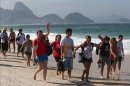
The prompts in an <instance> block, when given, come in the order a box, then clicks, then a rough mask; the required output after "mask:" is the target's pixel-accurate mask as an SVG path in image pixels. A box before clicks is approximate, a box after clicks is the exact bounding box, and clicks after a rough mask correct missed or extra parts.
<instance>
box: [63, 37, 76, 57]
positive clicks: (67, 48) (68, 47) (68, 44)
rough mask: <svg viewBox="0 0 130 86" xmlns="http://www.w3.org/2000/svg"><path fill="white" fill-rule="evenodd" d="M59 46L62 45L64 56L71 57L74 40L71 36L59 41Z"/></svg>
mask: <svg viewBox="0 0 130 86" xmlns="http://www.w3.org/2000/svg"><path fill="white" fill-rule="evenodd" d="M61 46H62V47H64V54H65V57H72V52H73V51H72V46H74V42H73V40H72V39H71V38H64V39H63V40H62V42H61Z"/></svg>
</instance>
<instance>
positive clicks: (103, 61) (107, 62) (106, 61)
mask: <svg viewBox="0 0 130 86" xmlns="http://www.w3.org/2000/svg"><path fill="white" fill-rule="evenodd" d="M101 62H102V65H105V63H106V64H107V65H111V59H110V57H104V56H102V57H101Z"/></svg>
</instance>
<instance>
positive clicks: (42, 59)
mask: <svg viewBox="0 0 130 86" xmlns="http://www.w3.org/2000/svg"><path fill="white" fill-rule="evenodd" d="M49 26H50V24H47V25H46V29H47V33H46V34H43V31H42V30H38V31H37V38H36V39H35V40H34V41H33V50H32V58H36V60H37V62H38V65H39V68H38V69H37V70H36V72H35V73H34V76H33V78H34V80H36V76H37V74H38V73H39V72H40V71H41V70H43V81H45V82H46V75H47V63H48V55H47V52H46V46H45V40H46V39H47V38H48V35H49V33H50V29H49Z"/></svg>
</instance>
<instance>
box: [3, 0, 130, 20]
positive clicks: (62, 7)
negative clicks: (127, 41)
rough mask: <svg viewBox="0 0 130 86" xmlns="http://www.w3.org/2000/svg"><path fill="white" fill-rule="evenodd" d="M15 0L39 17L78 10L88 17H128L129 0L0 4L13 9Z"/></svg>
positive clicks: (9, 0) (6, 1)
mask: <svg viewBox="0 0 130 86" xmlns="http://www.w3.org/2000/svg"><path fill="white" fill-rule="evenodd" d="M17 1H20V2H23V3H24V4H25V5H26V6H28V7H29V8H30V9H31V10H32V11H33V12H34V14H35V15H37V16H39V17H41V16H44V15H46V14H50V13H55V14H57V15H59V16H61V17H62V18H63V17H65V16H66V15H67V14H68V13H72V12H80V13H82V14H84V15H86V16H87V17H90V18H105V17H108V16H110V15H113V14H114V15H118V16H122V17H126V18H129V19H130V0H0V6H1V7H3V8H6V9H13V7H14V4H15V3H16V2H17Z"/></svg>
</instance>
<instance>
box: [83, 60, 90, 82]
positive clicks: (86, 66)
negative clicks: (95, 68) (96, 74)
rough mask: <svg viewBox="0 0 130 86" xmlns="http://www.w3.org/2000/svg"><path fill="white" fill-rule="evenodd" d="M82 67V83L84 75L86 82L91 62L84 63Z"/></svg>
mask: <svg viewBox="0 0 130 86" xmlns="http://www.w3.org/2000/svg"><path fill="white" fill-rule="evenodd" d="M83 65H84V67H85V69H84V70H83V73H82V80H83V81H84V75H85V74H86V81H88V75H89V70H90V66H91V62H84V63H83Z"/></svg>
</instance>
